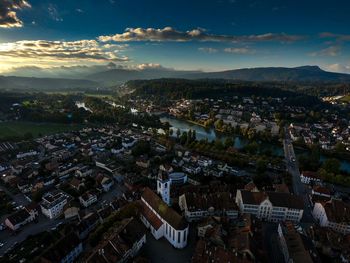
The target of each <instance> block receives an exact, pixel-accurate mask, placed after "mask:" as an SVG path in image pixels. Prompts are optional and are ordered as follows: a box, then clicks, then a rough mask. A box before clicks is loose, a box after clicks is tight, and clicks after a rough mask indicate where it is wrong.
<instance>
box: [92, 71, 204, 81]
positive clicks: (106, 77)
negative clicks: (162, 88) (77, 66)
mask: <svg viewBox="0 0 350 263" xmlns="http://www.w3.org/2000/svg"><path fill="white" fill-rule="evenodd" d="M200 73H202V72H200V71H181V70H173V69H167V68H162V67H160V68H146V69H111V70H107V71H104V72H97V73H94V74H90V75H88V76H86V78H87V79H89V80H93V81H98V82H101V83H103V84H104V85H113V84H116V83H122V82H125V81H129V80H137V79H159V78H181V77H183V76H186V75H191V74H200Z"/></svg>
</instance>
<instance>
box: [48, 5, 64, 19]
mask: <svg viewBox="0 0 350 263" xmlns="http://www.w3.org/2000/svg"><path fill="white" fill-rule="evenodd" d="M47 11H48V12H49V15H50V17H51V18H52V20H55V21H57V22H62V21H63V18H62V17H61V15H60V14H59V12H58V10H57V7H56V5H54V4H49V7H48V8H47Z"/></svg>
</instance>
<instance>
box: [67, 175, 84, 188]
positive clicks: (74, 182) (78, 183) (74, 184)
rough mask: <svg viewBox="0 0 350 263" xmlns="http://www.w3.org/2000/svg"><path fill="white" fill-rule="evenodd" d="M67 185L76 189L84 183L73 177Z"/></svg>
mask: <svg viewBox="0 0 350 263" xmlns="http://www.w3.org/2000/svg"><path fill="white" fill-rule="evenodd" d="M69 185H70V186H71V187H73V188H74V189H76V190H78V191H79V190H80V188H81V187H84V183H83V182H81V181H80V180H79V179H77V178H75V177H74V178H73V179H72V180H71V181H70V182H69Z"/></svg>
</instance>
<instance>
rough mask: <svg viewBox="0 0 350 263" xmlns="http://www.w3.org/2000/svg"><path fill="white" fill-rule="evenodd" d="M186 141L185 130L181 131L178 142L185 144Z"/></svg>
mask: <svg viewBox="0 0 350 263" xmlns="http://www.w3.org/2000/svg"><path fill="white" fill-rule="evenodd" d="M186 142H187V132H185V131H184V132H182V135H181V137H180V143H181V144H185V143H186Z"/></svg>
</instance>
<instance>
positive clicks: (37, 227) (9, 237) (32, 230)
mask: <svg viewBox="0 0 350 263" xmlns="http://www.w3.org/2000/svg"><path fill="white" fill-rule="evenodd" d="M61 222H62V223H64V222H66V220H65V219H56V220H50V219H48V218H46V217H45V216H43V215H40V216H39V223H34V222H31V223H29V224H28V225H26V226H24V227H23V228H22V230H21V231H20V232H19V233H18V234H17V235H14V234H13V232H12V231H11V230H8V229H6V230H2V231H1V232H0V242H1V243H4V246H3V247H2V248H0V255H3V254H5V252H6V251H7V250H9V249H10V248H12V247H13V246H14V245H15V244H19V243H21V242H22V241H24V240H25V239H26V238H27V237H28V236H29V235H35V234H38V233H40V232H43V231H46V230H50V229H51V228H54V227H55V226H56V225H57V224H58V223H61Z"/></svg>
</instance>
